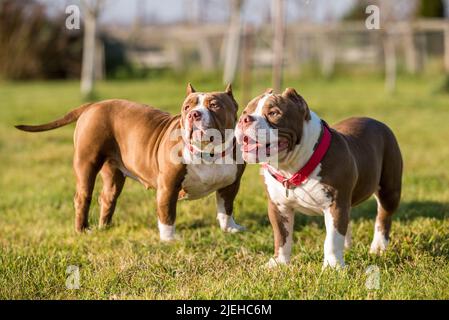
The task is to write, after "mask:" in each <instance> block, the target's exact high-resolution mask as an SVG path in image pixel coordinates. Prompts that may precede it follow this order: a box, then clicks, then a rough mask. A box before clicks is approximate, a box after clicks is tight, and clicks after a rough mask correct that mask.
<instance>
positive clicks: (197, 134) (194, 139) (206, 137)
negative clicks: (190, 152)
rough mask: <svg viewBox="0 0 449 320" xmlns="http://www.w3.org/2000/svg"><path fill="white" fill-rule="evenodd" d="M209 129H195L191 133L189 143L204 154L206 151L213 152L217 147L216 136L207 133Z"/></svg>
mask: <svg viewBox="0 0 449 320" xmlns="http://www.w3.org/2000/svg"><path fill="white" fill-rule="evenodd" d="M207 130H208V129H204V128H198V127H194V128H192V130H191V131H190V132H189V136H188V141H189V144H190V146H191V147H192V148H193V149H194V150H195V151H199V152H202V151H204V150H206V149H207V150H208V151H212V150H213V149H214V147H215V143H214V142H216V139H215V136H214V135H210V134H208V133H207Z"/></svg>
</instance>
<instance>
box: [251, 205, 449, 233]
mask: <svg viewBox="0 0 449 320" xmlns="http://www.w3.org/2000/svg"><path fill="white" fill-rule="evenodd" d="M376 213H377V203H376V201H375V200H374V199H370V200H368V201H365V202H364V203H362V204H361V205H359V206H357V207H354V208H353V209H352V211H351V221H361V220H370V221H374V219H375V218H376ZM244 216H245V219H247V220H250V221H254V224H257V225H270V221H269V220H268V214H267V212H265V213H261V212H254V213H251V212H247V213H246V214H244ZM417 218H434V219H438V220H445V219H447V218H449V203H441V202H435V201H410V202H401V205H400V207H399V209H398V211H397V212H396V213H395V214H394V216H393V220H394V221H407V222H408V221H413V220H415V219H417ZM311 221H313V222H315V223H317V224H318V225H320V226H322V227H324V219H323V217H322V216H307V215H304V214H301V213H299V212H297V214H296V215H295V230H298V229H299V230H301V229H302V228H304V227H305V226H307V225H308V224H310V222H311Z"/></svg>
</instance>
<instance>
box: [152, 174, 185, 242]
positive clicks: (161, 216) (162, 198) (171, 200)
mask: <svg viewBox="0 0 449 320" xmlns="http://www.w3.org/2000/svg"><path fill="white" fill-rule="evenodd" d="M180 189H181V187H180V185H178V184H177V183H173V182H171V181H161V182H160V183H158V189H157V216H158V228H159V236H160V239H161V241H173V240H175V220H176V203H177V201H178V194H179V190H180Z"/></svg>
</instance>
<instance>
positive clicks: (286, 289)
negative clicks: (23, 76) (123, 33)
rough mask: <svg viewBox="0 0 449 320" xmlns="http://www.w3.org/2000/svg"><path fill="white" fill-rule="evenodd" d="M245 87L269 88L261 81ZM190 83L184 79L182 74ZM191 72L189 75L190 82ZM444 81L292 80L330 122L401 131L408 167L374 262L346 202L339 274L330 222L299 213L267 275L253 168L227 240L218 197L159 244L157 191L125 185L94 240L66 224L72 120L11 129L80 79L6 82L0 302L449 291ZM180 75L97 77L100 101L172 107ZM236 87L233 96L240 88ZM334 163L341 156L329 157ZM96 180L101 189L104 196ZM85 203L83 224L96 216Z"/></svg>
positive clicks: (61, 101)
mask: <svg viewBox="0 0 449 320" xmlns="http://www.w3.org/2000/svg"><path fill="white" fill-rule="evenodd" d="M256 78H257V79H259V81H258V82H256V83H254V85H253V95H256V94H259V93H261V92H262V91H263V90H264V89H265V88H266V87H268V81H266V80H264V79H268V78H266V77H256ZM189 80H191V79H189ZM194 80H195V79H194ZM440 83H441V78H439V77H435V76H433V77H432V76H425V77H422V78H421V77H416V78H413V79H410V78H409V79H407V78H399V81H398V90H397V92H396V93H395V94H393V95H387V94H385V93H384V91H383V82H382V79H381V78H378V77H345V78H342V77H337V78H336V79H334V80H333V81H326V80H320V79H315V78H303V79H295V78H294V77H287V79H286V81H285V86H292V87H295V88H296V89H297V90H298V91H299V92H300V93H301V94H302V95H303V96H304V97H305V98H306V100H307V101H308V102H309V106H310V107H311V108H312V109H313V110H314V111H315V112H316V113H318V114H319V115H320V116H321V117H323V118H324V119H326V120H327V121H328V122H329V123H332V122H335V121H338V120H339V119H343V118H345V117H349V116H354V115H365V116H371V117H375V118H377V119H379V120H382V121H384V122H385V123H387V124H388V125H389V126H390V127H391V128H392V129H393V131H394V132H395V133H396V135H397V137H398V140H399V143H400V146H401V149H402V152H403V156H404V162H405V173H404V180H403V181H404V189H403V200H402V205H401V208H400V210H399V212H398V213H397V214H396V215H395V218H394V224H393V231H392V243H391V247H390V250H389V252H387V254H385V255H384V256H382V257H372V256H370V255H369V254H368V247H369V243H370V240H371V237H372V230H373V221H374V216H375V202H374V201H373V200H370V201H368V202H366V203H365V204H363V205H361V206H360V207H358V208H356V209H354V210H353V213H352V218H353V237H354V241H353V242H354V247H353V248H352V249H351V250H349V251H348V252H347V253H346V262H347V264H348V266H349V267H348V268H347V270H345V271H343V272H324V273H323V272H321V264H322V255H323V241H324V235H325V231H324V224H323V221H322V219H321V218H309V217H306V216H302V215H298V216H297V219H296V227H295V234H294V242H295V244H294V247H293V259H292V264H291V266H289V267H285V268H280V269H278V270H272V271H268V270H265V269H263V268H261V266H262V265H263V264H264V263H265V262H266V261H267V260H268V259H269V257H270V256H271V255H272V253H273V241H272V231H271V227H270V224H269V222H268V218H267V214H266V198H265V194H264V191H263V186H262V180H261V178H260V176H259V175H258V168H257V166H248V168H247V170H246V172H245V174H244V177H243V181H242V186H241V190H240V193H239V196H238V198H237V200H236V203H235V211H236V212H235V215H236V220H237V222H239V223H241V224H242V225H244V226H246V227H247V228H248V231H247V232H245V233H241V234H223V233H222V232H221V231H220V230H219V228H218V224H217V222H216V220H215V204H214V197H208V198H205V199H202V200H198V201H192V202H180V203H179V205H178V219H177V232H178V233H179V235H180V238H181V240H180V241H178V243H176V244H173V245H165V244H161V243H160V242H159V240H158V232H157V228H156V214H155V193H154V191H147V190H145V189H144V188H143V187H142V186H141V185H139V184H137V183H136V182H134V181H130V180H128V181H127V182H126V185H125V190H124V192H123V194H122V196H121V197H120V199H119V204H118V207H117V211H116V215H115V217H114V225H113V227H112V228H110V229H108V230H105V231H99V230H97V229H96V228H94V229H93V231H92V232H91V233H90V234H86V235H82V236H79V235H76V234H75V233H74V231H73V229H74V228H73V220H74V219H73V217H74V211H73V205H72V202H73V200H72V199H73V194H74V187H75V184H74V177H73V172H72V166H71V161H72V152H73V146H72V134H73V125H71V126H67V127H64V128H61V129H58V130H55V131H51V132H46V133H40V134H27V133H23V132H19V131H17V130H15V129H14V128H13V125H14V124H17V123H39V122H46V121H49V120H52V119H55V118H56V117H59V116H60V115H62V114H64V113H65V112H66V111H68V110H70V109H72V108H74V107H76V106H78V105H80V104H81V103H82V102H81V100H80V98H79V85H78V83H76V82H52V83H45V82H32V83H2V84H1V86H0V163H1V165H2V170H1V175H0V298H3V299H5V298H25V299H28V298H30V299H48V298H58V299H59V298H68V299H88V298H96V299H117V298H154V299H162V298H168V299H178V298H186V299H190V298H200V299H202V298H204V299H229V298H243V299H245V298H254V299H303V298H304V299H342V298H343V299H367V298H368V299H420V298H429V299H443V298H444V299H448V298H449V289H448V288H449V261H448V260H449V235H448V232H449V221H448V216H449V214H448V212H449V206H448V202H449V188H448V187H449V183H448V169H447V166H446V161H447V159H449V147H448V143H449V141H448V138H449V126H448V123H449V108H448V107H449V97H448V96H445V95H440V94H436V93H435V89H436V88H437V86H438V85H439V84H440ZM193 85H194V86H195V87H196V88H197V90H221V89H223V88H224V86H223V85H222V84H221V83H220V82H219V81H218V80H217V79H215V78H214V77H204V78H197V79H196V82H195V81H193ZM185 86H186V81H184V79H181V80H179V79H178V80H177V79H176V78H173V77H167V78H164V79H159V80H147V81H120V82H109V83H100V84H99V85H98V86H97V94H98V97H99V99H106V98H127V99H131V100H134V101H139V102H143V103H147V104H150V105H153V106H155V107H158V108H162V109H165V110H168V111H170V112H172V113H176V112H178V110H179V109H180V105H181V102H182V100H183V98H184V92H185ZM238 89H239V88H238V86H235V95H236V98H237V100H239V98H240V97H241V92H240V91H239V90H238ZM335 166H336V168H338V164H335ZM99 186H101V182H100V181H98V183H97V187H96V190H97V191H96V193H95V197H96V196H97V195H98V187H99ZM98 212H99V207H98V204H97V203H96V201H93V205H92V209H91V215H90V221H91V225H93V226H94V225H95V224H96V223H97V221H98ZM69 265H77V266H79V267H80V272H81V288H80V289H79V290H68V289H66V287H65V281H66V276H67V275H66V273H65V272H66V268H67V266H69ZM370 265H376V266H378V267H379V268H380V288H379V289H378V290H368V289H367V287H366V286H365V282H366V279H367V275H366V273H365V271H366V269H367V267H368V266H370Z"/></svg>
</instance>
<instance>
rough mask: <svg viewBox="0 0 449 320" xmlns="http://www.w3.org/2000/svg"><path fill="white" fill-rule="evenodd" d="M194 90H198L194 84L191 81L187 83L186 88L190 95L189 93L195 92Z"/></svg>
mask: <svg viewBox="0 0 449 320" xmlns="http://www.w3.org/2000/svg"><path fill="white" fill-rule="evenodd" d="M194 92H196V90H195V89H194V88H193V86H192V84H191V83H190V82H189V83H188V84H187V90H186V93H187V95H189V94H191V93H194Z"/></svg>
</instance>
